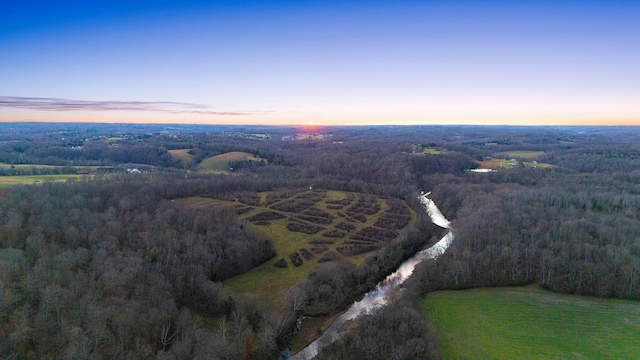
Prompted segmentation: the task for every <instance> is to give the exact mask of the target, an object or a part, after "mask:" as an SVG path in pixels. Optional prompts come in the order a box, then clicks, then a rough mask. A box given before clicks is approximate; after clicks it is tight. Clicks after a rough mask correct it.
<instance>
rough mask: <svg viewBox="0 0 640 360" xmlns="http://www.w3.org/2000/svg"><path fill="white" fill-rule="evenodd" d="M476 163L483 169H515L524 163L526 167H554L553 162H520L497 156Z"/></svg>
mask: <svg viewBox="0 0 640 360" xmlns="http://www.w3.org/2000/svg"><path fill="white" fill-rule="evenodd" d="M476 163H477V164H478V165H480V168H481V169H493V170H499V169H513V168H518V167H521V166H522V165H523V164H524V167H526V168H541V169H545V168H550V167H553V165H551V164H547V163H541V162H533V161H524V162H520V161H511V160H508V159H496V158H494V159H488V160H483V161H476Z"/></svg>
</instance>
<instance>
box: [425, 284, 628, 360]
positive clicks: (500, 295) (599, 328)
mask: <svg viewBox="0 0 640 360" xmlns="http://www.w3.org/2000/svg"><path fill="white" fill-rule="evenodd" d="M422 305H423V312H424V313H425V314H426V315H428V317H429V318H430V319H431V320H432V321H433V326H434V327H435V329H436V331H437V333H438V337H439V339H440V348H441V351H442V354H443V357H444V358H445V359H472V358H473V359H515V358H527V359H550V358H555V359H559V358H562V359H572V358H573V359H581V358H590V359H631V358H635V357H636V356H637V349H638V348H640V337H638V334H640V304H638V303H637V302H633V301H622V300H612V299H599V298H592V297H583V296H576V295H563V294H557V293H552V292H548V291H545V290H542V289H539V288H537V287H532V286H529V287H522V288H489V289H487V288H482V289H475V290H465V291H441V292H435V293H430V294H427V295H426V296H424V298H423V301H422Z"/></svg>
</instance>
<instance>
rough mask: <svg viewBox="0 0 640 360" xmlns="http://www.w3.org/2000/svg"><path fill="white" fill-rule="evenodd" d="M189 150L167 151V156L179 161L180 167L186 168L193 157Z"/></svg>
mask: <svg viewBox="0 0 640 360" xmlns="http://www.w3.org/2000/svg"><path fill="white" fill-rule="evenodd" d="M190 151H191V149H175V150H169V154H171V156H173V157H174V158H176V159H178V160H180V161H181V162H182V165H183V166H185V167H187V166H189V165H190V164H191V163H192V162H193V155H192V154H191V153H190Z"/></svg>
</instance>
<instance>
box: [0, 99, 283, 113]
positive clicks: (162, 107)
mask: <svg viewBox="0 0 640 360" xmlns="http://www.w3.org/2000/svg"><path fill="white" fill-rule="evenodd" d="M0 108H14V109H29V110H38V111H152V112H163V113H171V114H200V115H219V116H237V115H258V114H265V113H269V112H271V111H269V110H250V111H216V110H214V109H213V108H212V107H211V106H208V105H202V104H192V103H182V102H171V101H88V100H70V99H58V98H39V97H17V96H0Z"/></svg>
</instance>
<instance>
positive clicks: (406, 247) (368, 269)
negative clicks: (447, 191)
mask: <svg viewBox="0 0 640 360" xmlns="http://www.w3.org/2000/svg"><path fill="white" fill-rule="evenodd" d="M440 236H442V231H441V229H440V228H439V227H437V226H435V225H433V223H431V222H430V221H429V220H428V219H425V218H421V219H420V220H419V223H418V224H417V225H416V226H415V227H414V228H413V229H412V230H411V231H409V232H408V233H406V234H403V235H402V236H401V237H400V239H399V241H398V242H390V243H387V244H386V245H385V246H383V247H382V248H381V249H380V250H379V251H378V252H377V254H376V255H374V256H371V257H369V258H367V259H366V260H365V262H364V263H363V264H362V265H360V266H357V267H356V266H353V265H352V264H350V263H347V262H329V263H327V264H324V265H323V266H321V267H320V268H318V269H317V270H316V271H314V272H312V273H311V274H310V275H309V276H308V277H307V278H306V279H305V280H304V281H303V282H302V284H300V289H301V290H302V292H303V294H305V299H306V301H305V307H304V310H303V313H304V314H305V315H311V316H316V315H329V314H332V313H335V312H336V311H339V310H341V309H344V308H346V307H348V305H350V303H351V302H353V300H354V299H355V298H357V297H358V296H360V295H362V294H364V293H365V292H367V291H369V290H371V289H372V288H373V287H375V285H376V284H377V283H378V282H380V281H381V280H382V279H384V277H386V276H387V275H388V274H390V273H391V272H393V271H395V269H396V268H397V267H398V265H400V264H401V263H402V262H403V261H404V260H406V259H408V258H409V257H411V256H412V255H413V254H415V253H416V252H418V251H420V250H421V249H423V248H424V247H425V245H427V243H429V242H431V243H433V242H435V241H437V240H438V238H439V237H440Z"/></svg>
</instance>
